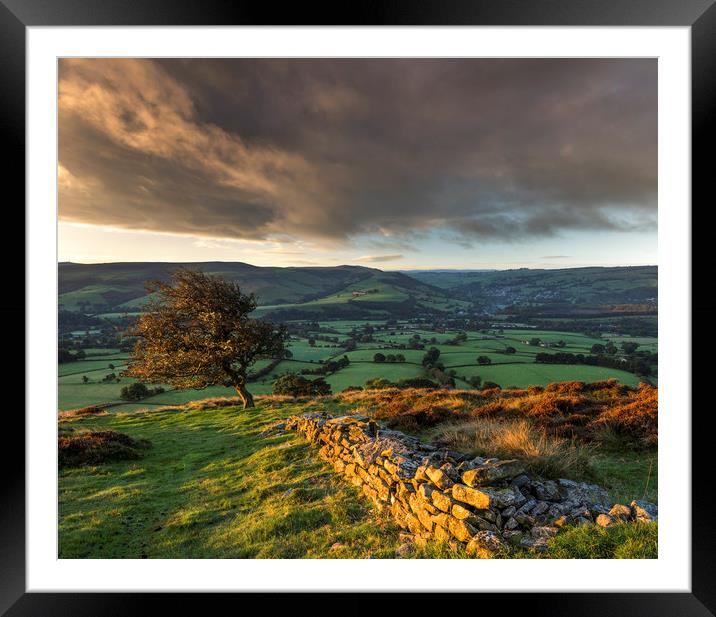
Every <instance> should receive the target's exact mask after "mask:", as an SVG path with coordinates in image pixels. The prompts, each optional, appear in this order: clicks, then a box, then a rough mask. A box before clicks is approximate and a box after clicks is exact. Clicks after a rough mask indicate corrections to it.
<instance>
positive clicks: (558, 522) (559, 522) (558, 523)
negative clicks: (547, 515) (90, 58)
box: [552, 514, 567, 527]
mask: <svg viewBox="0 0 716 617" xmlns="http://www.w3.org/2000/svg"><path fill="white" fill-rule="evenodd" d="M566 524H567V517H566V516H565V515H564V514H562V515H561V516H558V517H557V518H556V519H554V520H553V521H552V525H554V526H555V527H564V526H565V525H566Z"/></svg>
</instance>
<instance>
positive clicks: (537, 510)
mask: <svg viewBox="0 0 716 617" xmlns="http://www.w3.org/2000/svg"><path fill="white" fill-rule="evenodd" d="M547 510H549V504H548V503H547V502H546V501H538V502H537V505H536V506H535V507H534V508H532V511H531V512H530V515H531V516H540V515H541V514H544V513H545V512H547Z"/></svg>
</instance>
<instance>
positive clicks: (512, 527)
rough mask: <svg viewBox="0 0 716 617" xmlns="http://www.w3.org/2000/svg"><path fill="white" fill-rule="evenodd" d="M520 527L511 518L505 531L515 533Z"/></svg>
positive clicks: (506, 524) (505, 526)
mask: <svg viewBox="0 0 716 617" xmlns="http://www.w3.org/2000/svg"><path fill="white" fill-rule="evenodd" d="M519 526H520V524H519V523H518V522H517V521H516V520H515V519H514V518H511V519H509V520H508V521H507V522H506V523H505V525H504V529H507V530H508V531H514V530H516V529H517V528H518V527H519Z"/></svg>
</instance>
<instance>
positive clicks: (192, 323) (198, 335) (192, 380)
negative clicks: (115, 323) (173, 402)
mask: <svg viewBox="0 0 716 617" xmlns="http://www.w3.org/2000/svg"><path fill="white" fill-rule="evenodd" d="M147 291H148V292H149V293H150V294H153V296H152V299H151V300H150V301H149V303H148V304H147V306H146V310H145V312H144V313H143V314H142V315H141V316H140V317H139V319H138V320H137V323H136V324H135V325H134V326H133V327H131V328H130V330H129V334H130V335H131V336H136V337H137V341H136V343H135V346H134V350H133V353H132V357H131V358H130V361H129V364H128V367H127V370H126V371H124V372H123V373H122V375H126V376H127V377H136V378H138V379H140V380H142V381H145V382H148V383H168V384H171V385H172V386H174V387H175V388H178V389H182V390H183V389H189V388H193V389H199V390H201V389H203V388H206V387H208V386H214V385H225V386H233V387H234V388H235V389H236V392H237V393H238V395H239V396H240V397H241V400H242V401H243V403H244V409H246V408H247V407H253V406H254V399H253V396H252V395H251V393H250V392H249V391H248V390H247V389H246V383H247V381H248V379H247V376H248V370H249V367H250V366H251V365H252V364H253V363H254V362H255V361H256V360H258V359H261V358H281V357H282V356H283V353H284V343H285V341H286V339H287V338H288V334H287V331H286V328H285V327H284V326H282V325H277V324H273V323H270V322H268V321H263V320H260V319H250V318H249V316H248V315H249V313H251V311H253V310H254V309H255V308H256V296H254V294H248V295H247V294H244V293H242V292H241V289H240V287H239V286H238V285H237V284H236V283H232V282H230V281H227V280H226V279H224V278H222V277H220V276H212V275H208V274H204V273H202V272H198V271H195V270H188V269H184V268H182V269H180V270H177V271H176V272H174V273H173V274H172V281H171V282H170V283H163V282H161V281H153V282H150V283H148V284H147Z"/></svg>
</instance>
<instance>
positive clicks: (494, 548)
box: [466, 531, 505, 559]
mask: <svg viewBox="0 0 716 617" xmlns="http://www.w3.org/2000/svg"><path fill="white" fill-rule="evenodd" d="M504 546H505V543H504V541H503V540H502V538H501V537H500V536H499V535H498V534H496V533H494V532H492V531H478V532H477V533H476V534H475V535H474V536H473V537H472V539H471V540H470V541H469V542H468V543H467V548H466V550H467V553H468V554H470V555H475V557H477V558H478V559H492V558H493V557H495V555H496V554H497V553H498V552H499V551H500V550H502V549H503V548H504Z"/></svg>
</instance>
